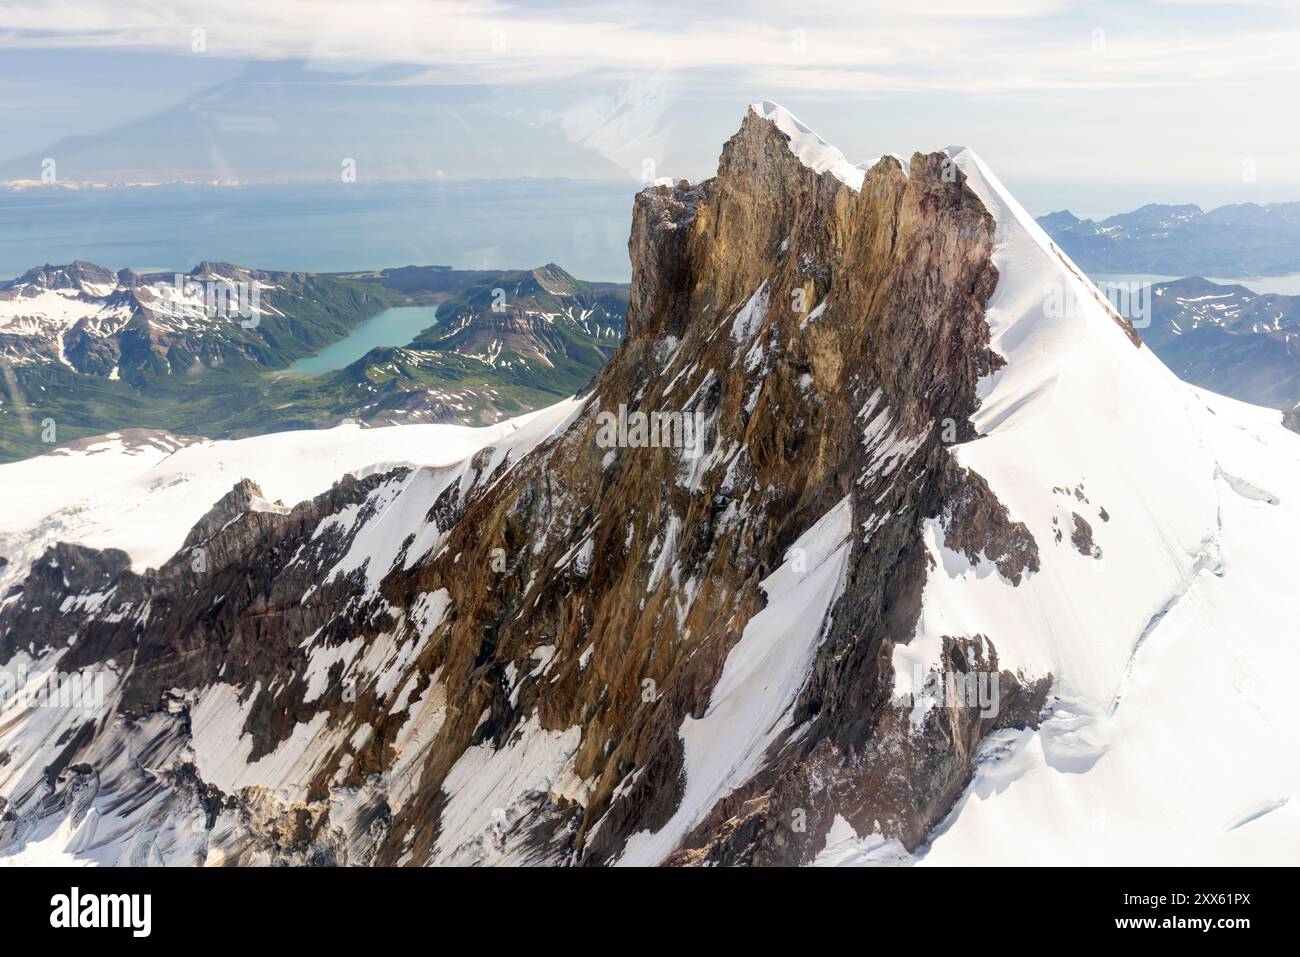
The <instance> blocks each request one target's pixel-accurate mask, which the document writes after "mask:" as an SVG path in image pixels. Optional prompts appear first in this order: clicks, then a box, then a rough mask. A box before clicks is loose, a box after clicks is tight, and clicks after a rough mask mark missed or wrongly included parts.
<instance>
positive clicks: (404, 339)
mask: <svg viewBox="0 0 1300 957" xmlns="http://www.w3.org/2000/svg"><path fill="white" fill-rule="evenodd" d="M437 315H438V307H437V306H395V307H393V308H392V309H385V310H384V311H383V312H381V313H379V315H377V316H372V317H371V318H369V319H367V320H366V321H365V322H363V323H361V325H359V326H357V327H356V328H355V329H353V330H352V332H351V333H349V334H348V337H347V338H346V339H340V340H339V341H338V342H336V343H334V344H333V345H329V346H326V347H325V348H324V349H322V350H321V351H320V352H318V353H316V354H315V355H314V356H308V357H307V358H305V359H299V360H298V361H297V362H295V363H294V364H293V365H291V366H289V368H288V369H286V370H285V371H286V372H290V373H296V374H300V375H320V374H321V373H323V372H332V371H334V370H335V369H342V368H343V367H344V366H346V365H348V364H349V363H352V362H355V361H356V360H357V359H360V358H361V357H362V356H363V355H365V354H366V353H367V352H369V351H370V350H371V349H373V348H375V347H376V346H404V345H406V344H407V343H408V342H410V341H411V340H412V339H414V338H415V337H416V335H418V334H419V333H421V332H423V331H424V330H425V329H428V328H429V327H430V326H432V325H433V324H434V323H435V322H436V317H437Z"/></svg>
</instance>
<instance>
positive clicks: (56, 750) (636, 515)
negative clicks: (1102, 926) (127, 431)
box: [0, 103, 1300, 865]
mask: <svg viewBox="0 0 1300 957" xmlns="http://www.w3.org/2000/svg"><path fill="white" fill-rule="evenodd" d="M630 250H631V253H632V259H633V276H634V281H633V287H632V291H631V296H630V302H629V310H628V316H627V337H626V339H625V341H624V342H623V344H622V346H621V347H620V349H619V351H618V353H617V354H616V355H615V356H614V358H613V359H612V360H611V361H610V363H609V365H608V366H606V368H605V369H604V371H603V372H602V374H601V375H600V377H599V378H598V380H597V381H596V382H595V383H594V384H593V386H592V387H591V390H590V391H589V392H588V393H586V394H584V396H583V397H582V398H581V399H575V400H573V401H572V402H569V403H565V404H562V405H561V406H558V407H555V408H553V409H550V410H547V411H546V412H543V413H539V414H537V415H536V416H535V417H533V418H531V419H529V420H528V421H525V422H517V423H513V424H510V425H509V426H508V427H503V431H500V432H488V431H484V432H477V433H468V432H465V431H456V430H453V431H448V430H445V429H444V430H441V431H429V432H422V431H419V430H416V429H412V428H411V427H401V428H394V429H385V430H374V431H373V432H371V433H356V432H354V431H347V430H335V431H334V432H330V433H324V437H323V438H320V439H319V440H315V441H318V442H319V443H320V445H318V446H313V445H312V444H311V443H310V441H309V440H308V439H306V438H305V437H303V436H300V435H294V436H290V437H287V438H285V439H284V441H285V445H284V446H280V447H277V446H276V445H275V442H274V440H277V439H280V438H281V437H279V436H273V437H268V439H267V442H268V444H266V445H264V446H254V445H249V444H247V443H246V442H236V443H204V444H202V445H199V446H187V447H185V448H180V449H178V450H174V451H172V450H169V449H163V450H162V451H156V450H153V449H152V448H149V447H146V448H144V449H141V450H138V451H136V452H135V455H136V456H150V457H147V458H140V459H138V461H139V462H140V463H141V465H142V466H143V467H141V468H137V467H136V466H135V464H134V463H133V462H132V461H130V460H131V458H132V456H131V454H130V451H131V450H130V449H128V448H126V447H124V446H125V444H126V443H124V441H123V439H124V438H125V437H119V438H118V439H116V440H107V441H106V442H105V443H102V445H103V448H104V451H102V452H100V453H98V454H103V455H108V456H110V457H109V458H107V459H105V460H104V462H105V466H106V467H105V469H104V475H105V480H104V487H105V491H104V493H103V494H100V493H98V492H96V493H87V492H84V491H83V492H81V493H80V494H79V495H78V500H80V501H82V502H83V503H84V509H85V511H84V512H78V511H77V506H76V505H75V504H72V501H71V500H65V499H64V496H65V495H67V494H68V493H67V491H66V489H67V488H68V486H69V485H70V484H75V483H76V482H77V481H78V478H77V477H80V476H84V473H85V472H86V471H87V468H88V463H90V462H92V461H93V459H94V457H95V454H96V453H95V451H94V448H93V447H92V448H90V449H83V450H81V451H76V452H72V453H69V454H66V455H60V456H56V457H48V458H47V459H44V460H39V461H37V462H34V463H20V466H21V467H22V468H24V469H26V470H27V471H15V472H14V473H13V474H14V475H15V476H18V475H22V476H24V479H23V481H24V482H26V484H27V486H28V487H34V486H39V485H43V486H46V487H47V488H48V489H49V492H48V494H46V493H41V494H42V495H43V496H44V497H43V498H37V495H36V493H33V500H34V501H36V502H37V503H38V504H36V505H35V506H33V507H31V508H30V509H28V511H27V512H26V513H25V515H24V516H22V517H21V518H20V519H19V520H17V521H15V522H13V524H12V526H11V527H8V528H7V529H6V534H7V536H8V538H7V539H6V541H8V542H17V543H20V546H21V551H20V553H17V554H18V557H17V558H16V559H15V561H14V562H12V564H14V565H15V567H14V569H12V570H11V571H9V572H8V573H7V574H8V576H9V579H10V581H11V582H13V583H14V584H13V587H11V589H10V591H9V592H8V593H7V594H6V595H5V596H4V597H3V599H0V600H2V601H3V604H0V668H10V669H12V668H13V667H15V663H17V664H20V665H22V666H23V667H25V668H26V669H27V673H28V674H41V673H44V672H47V671H50V670H52V669H58V670H60V671H63V672H71V671H76V670H80V669H89V670H90V672H91V673H94V674H100V673H102V675H103V678H104V689H105V690H104V696H105V702H106V703H105V704H103V705H101V706H99V707H97V708H95V709H93V710H92V711H91V712H90V713H89V714H86V713H84V712H78V711H76V710H75V709H72V710H70V709H67V708H61V709H60V708H53V709H51V708H40V707H18V708H11V709H10V710H7V711H5V712H4V713H3V716H0V754H2V755H3V758H0V799H3V801H4V802H5V804H4V806H3V807H2V808H0V812H3V816H2V817H0V859H3V858H5V857H8V858H10V859H16V860H30V859H32V858H34V857H48V856H50V855H65V856H67V857H71V858H74V859H77V860H87V861H95V862H101V863H118V862H125V861H140V862H144V861H161V862H164V863H217V862H233V863H250V862H289V863H304V862H339V863H381V864H448V863H451V864H465V863H487V864H495V863H511V864H518V863H533V864H557V863H565V864H611V863H623V864H652V863H669V864H677V865H681V864H704V863H715V864H745V863H752V864H771V863H813V862H817V863H825V864H856V863H890V864H897V863H912V862H918V861H919V862H922V863H927V864H938V863H948V862H964V861H973V860H979V861H980V862H981V863H999V862H1005V863H1011V862H1018V861H1025V860H1041V861H1045V862H1053V863H1094V862H1097V861H1099V860H1101V861H1107V862H1120V861H1125V862H1130V861H1132V862H1139V861H1140V862H1143V863H1166V862H1167V863H1182V862H1189V861H1195V862H1211V861H1216V860H1237V861H1252V862H1253V861H1286V860H1292V859H1294V856H1295V854H1296V851H1297V850H1298V849H1300V848H1298V847H1297V830H1296V828H1295V827H1294V821H1293V816H1294V814H1295V813H1296V812H1295V804H1294V802H1293V801H1292V798H1293V796H1294V795H1295V793H1296V786H1297V781H1296V773H1297V772H1296V770H1295V769H1296V768H1297V767H1300V762H1297V761H1296V757H1297V754H1296V749H1297V745H1296V743H1295V741H1294V736H1291V735H1288V734H1287V732H1286V730H1285V729H1286V728H1287V721H1286V715H1285V714H1284V713H1283V708H1285V707H1286V702H1287V700H1288V696H1287V695H1286V694H1285V690H1286V689H1285V688H1284V683H1285V681H1286V676H1287V675H1288V674H1289V673H1290V672H1291V671H1292V670H1293V669H1294V666H1295V665H1296V664H1297V663H1300V662H1298V661H1297V659H1298V658H1300V652H1298V651H1297V650H1296V649H1295V648H1294V647H1293V643H1291V642H1289V641H1288V635H1289V632H1288V631H1287V627H1288V624H1289V623H1290V622H1292V621H1294V620H1295V618H1296V614H1295V613H1296V611H1297V610H1298V609H1297V603H1296V599H1295V598H1294V597H1292V594H1291V592H1290V591H1289V590H1288V589H1287V588H1286V581H1285V577H1286V576H1287V570H1288V568H1289V563H1288V562H1287V561H1286V556H1288V555H1289V553H1290V549H1291V548H1292V547H1293V545H1292V543H1294V542H1295V541H1296V540H1297V533H1298V532H1300V506H1297V505H1296V503H1295V502H1293V501H1291V491H1292V490H1293V489H1294V488H1297V487H1300V483H1297V481H1296V479H1297V477H1300V437H1298V436H1296V435H1295V434H1293V433H1290V432H1287V431H1285V430H1284V429H1282V427H1281V425H1280V423H1279V421H1278V420H1279V418H1280V415H1279V414H1278V413H1271V412H1267V411H1264V410H1259V409H1254V408H1251V407H1247V406H1242V405H1240V404H1238V403H1235V402H1231V401H1229V400H1224V399H1222V398H1220V397H1217V396H1212V395H1209V394H1206V393H1203V392H1199V391H1197V390H1195V389H1192V388H1190V387H1188V386H1186V385H1185V384H1183V383H1181V382H1179V381H1178V380H1177V379H1176V378H1175V377H1174V376H1173V375H1172V374H1170V373H1169V372H1168V370H1167V369H1165V368H1164V367H1163V366H1162V365H1161V364H1160V363H1159V361H1158V360H1157V359H1156V358H1155V357H1154V356H1153V355H1152V354H1151V352H1150V351H1149V350H1148V349H1146V348H1145V347H1144V346H1143V345H1142V344H1141V342H1140V340H1139V338H1138V337H1137V335H1136V333H1135V332H1134V330H1133V329H1132V328H1131V327H1129V326H1128V324H1127V323H1126V322H1125V321H1124V320H1123V319H1121V318H1120V317H1119V316H1117V315H1115V314H1114V313H1113V312H1112V311H1111V309H1110V308H1109V306H1108V305H1107V304H1106V302H1105V300H1104V297H1102V296H1101V295H1100V294H1099V293H1097V291H1096V290H1095V289H1093V288H1092V286H1091V285H1090V284H1089V283H1088V282H1087V280H1086V279H1084V278H1083V277H1082V274H1081V273H1080V272H1079V271H1078V270H1077V268H1075V267H1074V265H1073V264H1072V263H1071V262H1070V261H1069V259H1068V258H1067V257H1065V256H1063V255H1061V254H1060V252H1059V251H1058V250H1057V249H1056V248H1055V247H1054V246H1053V244H1052V243H1051V242H1050V240H1048V239H1047V237H1046V236H1045V235H1044V234H1043V233H1042V231H1041V230H1040V229H1039V227H1038V226H1037V225H1036V224H1035V223H1034V222H1033V221H1032V219H1030V217H1028V216H1027V215H1026V214H1025V212H1024V211H1023V210H1022V209H1021V208H1020V207H1019V206H1018V205H1017V204H1016V203H1015V201H1014V199H1012V198H1011V197H1010V196H1009V194H1008V193H1007V192H1006V190H1005V189H1004V188H1003V187H1002V186H1001V184H1000V183H998V181H997V180H996V178H995V177H994V176H993V175H992V173H991V172H989V171H988V170H987V169H986V168H985V166H984V165H983V164H982V163H981V162H980V161H979V159H978V158H977V157H976V156H975V155H974V154H972V153H971V152H970V151H968V150H959V149H953V150H949V151H947V152H945V153H931V154H921V153H918V154H915V155H913V156H912V157H911V158H910V159H909V160H906V161H902V160H900V159H898V158H896V157H884V158H882V159H880V160H879V161H877V162H875V163H873V164H864V165H863V166H861V167H855V166H853V165H851V164H850V163H849V162H848V161H847V160H845V159H844V158H843V156H842V154H839V152H838V151H837V150H835V149H834V148H833V147H831V146H829V144H827V143H826V142H825V141H823V140H821V139H820V138H819V137H817V135H816V134H814V133H812V131H810V130H808V129H807V127H806V126H804V125H803V124H801V123H800V122H799V121H798V120H797V119H795V118H794V117H793V116H791V115H790V114H789V113H788V112H786V111H784V110H783V109H782V108H780V107H779V106H777V105H776V104H772V103H762V104H756V105H755V106H754V107H752V108H751V109H750V111H749V112H748V113H747V115H746V117H745V120H744V122H743V123H742V126H741V128H740V130H739V132H738V133H737V134H736V135H735V136H734V137H733V138H732V139H731V140H730V141H729V142H728V143H727V144H726V146H725V147H724V149H723V152H722V157H721V160H720V163H719V170H718V175H717V176H716V177H715V178H714V179H711V180H708V181H705V182H702V183H698V184H694V185H692V184H686V183H679V184H677V185H676V186H655V187H652V188H650V189H647V190H645V191H643V192H642V193H641V194H640V195H639V196H638V198H637V203H636V208H635V211H634V219H633V228H632V239H631V243H630ZM1064 295H1073V296H1074V298H1075V299H1077V300H1079V301H1081V302H1082V303H1084V305H1083V307H1082V308H1081V309H1075V310H1068V311H1065V312H1062V311H1060V310H1056V309H1054V308H1051V307H1050V303H1051V302H1053V301H1059V300H1060V299H1061V298H1062V297H1063V296H1064ZM652 414H653V417H652ZM637 415H645V417H646V420H645V421H643V422H642V423H641V425H640V426H637V427H636V428H639V429H640V432H639V433H638V432H637V431H636V429H635V428H632V427H629V425H628V423H630V422H632V421H633V419H634V417H635V416H637ZM666 416H677V417H686V418H689V420H690V421H691V423H692V428H691V429H689V430H687V431H684V426H682V425H677V427H676V430H675V431H674V430H673V429H672V428H668V429H664V428H662V427H661V426H662V424H663V422H664V421H665V418H664V417H666ZM667 421H669V422H670V423H677V422H679V421H685V419H677V418H670V419H668V420H667ZM611 423H614V424H616V425H617V428H616V427H615V425H614V424H611ZM431 428H432V427H431ZM648 432H652V433H653V436H650V435H648V434H647V433H648ZM375 433H389V434H385V435H375ZM372 435H375V437H374V438H371V437H370V436H372ZM363 436H364V438H363ZM688 436H689V439H690V440H689V441H687V440H686V439H687V437H688ZM651 438H653V441H651ZM133 441H134V444H135V445H137V446H139V445H145V446H149V443H150V442H155V443H156V442H158V441H160V440H157V439H150V440H148V441H145V440H142V439H137V440H133ZM252 441H262V440H252ZM367 443H373V444H367ZM278 449H284V450H286V452H285V455H284V456H283V458H282V459H281V460H280V462H276V461H274V460H272V459H271V456H272V455H273V454H276V451H277V450H278ZM164 452H170V453H171V454H170V455H168V456H167V457H166V458H162V455H163V453H164ZM299 460H301V464H300V465H298V464H295V463H296V462H298V461H299ZM402 463H405V464H402ZM20 466H9V467H6V468H13V469H18V468H19V467H20ZM89 467H93V466H89ZM331 469H337V470H340V471H351V472H353V473H355V474H354V476H353V477H349V478H346V479H344V480H343V481H340V482H338V483H337V484H334V485H329V484H328V482H329V478H328V474H329V472H330V470H331ZM210 473H216V474H215V476H213V475H211V474H210ZM4 474H5V472H4V470H3V469H0V477H3V476H4ZM74 476H76V477H74ZM243 479H250V480H253V479H255V480H256V483H255V482H253V481H242V480H243ZM81 480H82V481H84V478H82V479H81ZM172 483H179V484H180V490H179V491H177V492H175V493H170V494H171V495H173V496H174V498H169V497H167V496H168V495H169V493H168V491H167V490H168V489H170V488H171V487H172ZM258 483H264V484H258ZM232 486H233V487H232ZM115 489H120V490H121V492H120V493H115V492H114V490H115ZM223 492H224V495H223V494H222V493H223ZM150 496H158V499H159V500H158V502H156V503H153V504H145V503H142V502H140V499H141V498H142V497H150ZM307 496H310V498H308V499H307V500H305V501H302V502H300V503H299V504H292V503H293V501H294V499H295V498H302V497H307ZM122 498H125V499H126V500H127V501H126V502H125V503H123V504H122V505H116V504H114V503H115V502H120V501H121V499H122ZM218 498H219V501H217V499H218ZM276 498H279V499H283V501H284V502H285V503H286V504H283V505H281V504H272V503H271V502H270V500H272V499H276ZM214 501H215V502H216V504H215V505H213V504H212V503H213V502H214ZM114 510H118V511H117V512H116V514H115V511H114ZM155 523H156V524H157V525H158V528H157V529H153V528H151V529H150V530H149V531H142V530H141V529H140V528H139V527H138V526H139V525H141V524H147V525H151V526H152V525H153V524H155ZM187 529H188V530H187ZM69 539H71V540H72V541H68V540H69ZM42 546H45V547H44V550H41V548H42ZM114 548H120V549H124V550H125V551H121V552H118V551H114V550H113V549H114ZM169 553H171V554H169ZM149 565H153V566H156V567H154V568H152V569H150V568H146V567H145V566H149ZM1175 825H1176V828H1175Z"/></svg>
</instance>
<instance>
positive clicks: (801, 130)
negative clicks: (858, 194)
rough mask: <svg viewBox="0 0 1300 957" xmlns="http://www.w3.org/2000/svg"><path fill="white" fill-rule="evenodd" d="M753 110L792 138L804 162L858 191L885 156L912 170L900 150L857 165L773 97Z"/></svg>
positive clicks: (752, 106)
mask: <svg viewBox="0 0 1300 957" xmlns="http://www.w3.org/2000/svg"><path fill="white" fill-rule="evenodd" d="M749 109H750V112H752V113H754V114H755V115H756V116H758V117H761V118H762V119H765V120H767V121H768V122H769V123H771V124H772V125H773V126H775V127H776V128H777V129H778V130H780V131H781V132H782V133H784V134H785V135H786V136H788V137H789V138H790V152H792V153H794V155H795V156H797V157H799V161H800V162H801V163H803V164H804V165H805V166H807V167H808V168H809V169H811V170H812V171H814V172H816V173H830V174H831V175H832V176H834V177H835V178H836V179H838V180H839V181H840V182H841V183H843V184H845V185H846V186H848V187H849V188H851V189H853V190H854V191H857V190H860V189H861V188H862V181H863V180H864V179H865V178H866V175H867V171H868V170H869V169H871V168H872V167H873V166H875V165H876V164H877V163H879V162H880V161H881V160H882V159H884V157H885V156H889V157H890V158H892V159H894V160H895V161H897V163H898V165H899V166H901V167H902V168H903V172H904V173H906V172H908V166H909V161H908V160H907V158H906V157H903V156H901V155H899V154H898V153H886V154H884V155H883V156H877V157H876V158H875V159H873V160H869V161H868V162H866V163H859V164H857V165H856V166H855V165H854V164H853V163H851V162H849V160H848V159H847V158H846V157H845V156H844V154H843V153H842V152H840V150H839V149H838V148H836V147H835V146H832V145H831V144H830V143H828V142H826V140H824V139H822V138H821V137H820V136H818V135H817V133H816V132H815V131H814V130H813V129H812V128H811V127H809V126H808V125H807V124H805V123H803V122H801V121H800V120H799V118H798V117H797V116H795V115H794V114H793V113H791V112H790V111H789V110H787V109H786V108H785V107H784V106H781V104H779V103H774V102H773V101H772V100H760V101H758V102H756V103H751V104H750V105H749Z"/></svg>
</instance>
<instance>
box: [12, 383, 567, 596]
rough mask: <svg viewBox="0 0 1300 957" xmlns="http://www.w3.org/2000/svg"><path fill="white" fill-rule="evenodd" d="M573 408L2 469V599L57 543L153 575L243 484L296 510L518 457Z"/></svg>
mask: <svg viewBox="0 0 1300 957" xmlns="http://www.w3.org/2000/svg"><path fill="white" fill-rule="evenodd" d="M571 405H572V403H570V402H561V403H559V404H557V405H555V406H552V407H550V408H548V409H545V410H542V411H540V412H532V413H529V414H527V415H523V416H520V417H519V418H516V419H509V420H506V421H504V422H500V423H497V424H496V425H492V426H487V427H485V428H479V429H471V428H466V427H464V426H457V425H412V426H405V427H401V428H398V427H390V428H373V429H363V428H361V427H360V426H358V425H345V426H339V427H337V428H333V429H321V430H315V431H304V432H277V433H274V434H272V435H261V436H255V437H253V438H247V439H239V440H236V441H210V440H206V439H185V440H182V439H177V438H176V437H174V436H171V435H168V434H167V433H165V432H151V431H146V430H128V431H126V432H122V433H111V434H109V435H105V436H103V437H101V438H97V439H89V440H85V441H82V442H77V443H74V444H72V445H70V446H67V447H64V448H58V449H55V450H53V451H51V452H49V453H48V454H46V455H42V456H38V457H36V458H31V459H25V460H23V461H21V462H14V463H10V464H7V465H0V486H3V488H4V489H5V490H6V492H8V493H9V494H10V495H12V497H13V507H12V508H9V509H6V510H5V512H4V514H3V516H0V555H3V556H4V557H5V558H7V559H8V564H7V565H4V566H0V595H3V594H5V593H7V592H8V590H9V588H10V587H12V586H14V585H18V584H20V583H21V581H22V579H23V577H24V576H25V575H26V574H27V570H28V569H29V568H30V566H31V562H32V561H34V560H36V559H37V558H39V557H40V555H41V554H42V553H44V552H45V550H46V549H47V548H49V547H50V546H51V545H53V544H55V543H56V542H67V543H71V544H76V545H84V546H88V547H91V548H118V549H121V550H122V551H124V552H126V553H127V555H128V556H129V557H130V560H131V565H132V567H134V568H135V569H137V570H139V571H143V570H144V569H146V568H157V567H159V566H161V565H162V564H163V563H164V562H166V561H167V559H169V558H171V557H172V556H173V555H175V554H176V552H177V551H179V550H180V548H181V546H182V544H183V543H184V541H185V536H186V535H187V533H188V532H189V531H190V529H191V528H193V527H194V525H195V523H197V522H198V521H199V519H201V518H202V517H203V516H204V514H205V513H206V512H207V511H208V510H209V509H210V508H212V504H213V503H214V502H216V501H217V500H218V499H220V498H221V497H222V496H223V495H225V494H226V492H228V491H229V490H230V488H231V486H233V485H235V484H236V483H237V482H239V481H241V480H244V479H248V480H251V481H253V482H255V483H257V485H258V486H259V487H260V488H261V490H262V495H263V496H264V498H263V499H262V502H261V504H260V506H259V507H263V508H273V507H283V506H284V505H285V503H288V504H290V505H292V504H295V503H297V502H301V501H303V500H305V499H309V498H313V497H315V496H317V495H319V494H321V493H322V492H324V491H326V490H327V489H328V488H329V487H330V486H331V485H333V484H334V483H335V482H336V481H338V479H339V478H340V477H341V476H343V475H345V474H352V475H356V476H358V477H364V476H366V475H370V474H373V473H376V472H388V471H391V470H393V469H396V468H400V467H408V468H419V467H434V468H437V467H443V466H449V465H452V464H455V463H457V462H461V461H463V460H466V459H468V458H469V457H470V456H472V455H473V454H474V453H475V452H477V451H478V450H479V449H481V448H483V447H485V446H488V445H507V446H511V447H513V446H514V445H515V444H516V443H517V442H519V441H520V438H518V437H522V441H523V442H524V443H527V442H529V441H535V437H534V438H530V437H533V436H534V434H535V431H536V429H537V428H539V427H541V428H545V427H546V426H547V425H548V424H549V425H553V424H554V422H555V421H556V417H557V416H558V417H560V418H563V416H564V415H565V414H567V412H568V410H569V409H570V408H571ZM525 447H527V446H526V445H525ZM271 503H278V505H272V504H271Z"/></svg>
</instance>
